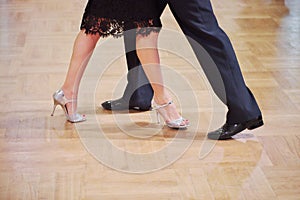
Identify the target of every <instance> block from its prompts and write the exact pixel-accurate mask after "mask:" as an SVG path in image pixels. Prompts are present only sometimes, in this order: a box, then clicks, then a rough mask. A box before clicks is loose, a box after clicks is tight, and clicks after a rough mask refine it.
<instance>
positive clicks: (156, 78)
mask: <svg viewBox="0 0 300 200" xmlns="http://www.w3.org/2000/svg"><path fill="white" fill-rule="evenodd" d="M157 39H158V33H155V32H152V33H150V35H149V36H142V35H137V40H136V49H137V55H138V57H139V59H140V61H141V63H142V66H143V69H144V71H145V73H146V75H147V77H148V79H149V82H150V84H151V86H152V88H153V90H154V101H155V103H157V104H159V105H163V104H166V103H168V102H170V101H171V100H172V99H171V95H170V94H169V92H168V91H167V90H166V88H165V87H164V82H163V77H162V72H161V68H160V59H159V54H158V50H157ZM162 115H163V118H164V119H165V121H173V120H176V119H178V118H180V117H181V116H180V114H179V113H178V112H177V110H176V106H175V104H170V105H169V106H167V107H165V108H164V114H162ZM182 123H184V124H185V123H188V121H183V122H182Z"/></svg>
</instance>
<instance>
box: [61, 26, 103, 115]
mask: <svg viewBox="0 0 300 200" xmlns="http://www.w3.org/2000/svg"><path fill="white" fill-rule="evenodd" d="M99 38H100V35H99V34H95V35H94V34H85V32H84V30H81V31H80V32H79V33H78V35H77V37H76V39H75V42H74V46H73V53H72V57H71V60H70V64H69V69H68V73H67V75H66V78H65V82H64V84H63V86H62V88H61V89H62V90H63V92H64V94H65V96H66V98H67V99H72V100H76V99H77V96H78V89H79V84H80V81H81V78H82V75H83V73H84V70H85V68H86V66H87V64H88V61H89V59H90V57H91V55H92V53H93V50H94V48H95V46H96V44H97V42H98V40H99ZM67 108H68V113H69V114H73V113H76V110H77V103H76V101H74V102H72V103H68V104H67Z"/></svg>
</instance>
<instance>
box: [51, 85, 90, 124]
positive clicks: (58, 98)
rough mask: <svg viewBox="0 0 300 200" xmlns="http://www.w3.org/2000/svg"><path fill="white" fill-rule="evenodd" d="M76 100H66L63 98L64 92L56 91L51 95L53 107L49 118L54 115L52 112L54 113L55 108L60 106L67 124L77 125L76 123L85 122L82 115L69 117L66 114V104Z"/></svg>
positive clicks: (76, 114)
mask: <svg viewBox="0 0 300 200" xmlns="http://www.w3.org/2000/svg"><path fill="white" fill-rule="evenodd" d="M74 101H76V100H68V99H67V98H66V97H65V94H64V92H63V91H62V90H61V89H60V90H57V91H56V92H55V93H54V94H53V102H54V106H53V111H52V114H51V116H53V115H54V111H55V108H56V106H57V105H60V106H61V108H62V109H63V111H64V112H65V115H66V118H67V120H68V121H69V122H72V123H77V122H82V121H85V120H86V118H85V117H84V116H83V115H80V114H78V113H74V114H72V115H69V113H68V109H67V106H66V105H67V103H72V102H74Z"/></svg>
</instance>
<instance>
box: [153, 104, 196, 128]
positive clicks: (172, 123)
mask: <svg viewBox="0 0 300 200" xmlns="http://www.w3.org/2000/svg"><path fill="white" fill-rule="evenodd" d="M172 103H173V101H169V102H168V103H166V104H163V105H155V106H154V108H153V109H152V110H156V117H157V123H158V124H160V117H159V115H161V116H162V117H163V118H164V115H163V113H162V112H161V111H160V109H162V108H164V107H167V106H168V105H170V104H172ZM184 121H186V119H184V118H183V117H179V118H178V119H175V120H172V121H165V123H166V125H167V126H168V127H169V128H174V129H184V128H187V127H188V126H190V124H189V123H186V124H182V122H184Z"/></svg>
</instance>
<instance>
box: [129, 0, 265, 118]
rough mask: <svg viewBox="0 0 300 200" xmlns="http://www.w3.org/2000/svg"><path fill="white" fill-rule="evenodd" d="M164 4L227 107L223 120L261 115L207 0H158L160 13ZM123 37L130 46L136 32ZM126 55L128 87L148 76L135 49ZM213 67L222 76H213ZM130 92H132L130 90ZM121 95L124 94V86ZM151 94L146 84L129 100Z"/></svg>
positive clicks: (141, 98) (139, 98) (150, 97)
mask: <svg viewBox="0 0 300 200" xmlns="http://www.w3.org/2000/svg"><path fill="white" fill-rule="evenodd" d="M167 4H168V5H169V7H170V9H171V11H172V13H173V15H174V17H175V18H176V21H177V22H178V24H179V26H180V27H181V29H182V31H183V33H184V34H185V35H186V36H187V38H188V40H189V42H190V45H191V47H192V48H193V50H194V53H195V55H196V57H197V59H198V61H199V62H200V64H201V66H202V68H203V71H204V73H205V75H206V76H207V78H208V81H209V82H210V84H211V86H212V88H213V90H214V92H215V93H216V95H217V96H218V97H219V98H220V99H221V100H222V101H223V102H224V103H225V104H226V105H227V107H228V112H227V117H226V122H227V123H230V124H232V123H239V122H244V121H247V120H250V119H253V118H256V117H257V116H259V115H261V111H260V109H259V107H258V105H257V102H256V100H255V98H254V96H253V94H252V93H251V91H250V90H249V88H248V87H247V86H246V84H245V82H244V79H243V76H242V73H241V70H240V66H239V63H238V61H237V58H236V55H235V52H234V50H233V47H232V45H231V42H230V40H229V38H228V36H227V35H226V33H225V32H224V31H223V30H222V29H221V28H220V26H219V25H218V22H217V19H216V17H215V15H214V13H213V9H212V6H211V2H210V0H185V1H182V0H160V10H161V13H162V12H163V10H164V8H165V6H166V5H167ZM124 40H125V48H126V49H132V46H131V45H135V36H133V35H132V34H130V35H127V36H126V35H125V37H124ZM129 46H130V47H129ZM128 47H129V48H128ZM199 47H202V48H203V50H204V51H205V52H206V53H207V54H205V53H203V51H202V50H201V48H199ZM126 52H127V51H126ZM207 55H209V56H210V58H211V59H212V61H213V63H214V66H215V68H216V70H214V69H212V68H213V67H214V66H213V65H209V64H207V63H208V62H206V60H207V58H206V57H207ZM126 57H127V64H128V70H129V73H128V85H127V88H126V89H128V88H130V85H135V84H136V81H137V80H139V79H143V80H144V79H147V78H146V76H145V74H144V72H143V70H142V68H141V66H140V61H139V59H138V57H137V54H136V52H135V51H131V52H128V53H126ZM136 66H139V68H140V69H139V70H134V71H135V72H136V71H138V73H134V74H130V71H131V70H132V69H133V68H134V67H136ZM215 71H217V72H218V74H219V75H220V77H221V78H216V76H215V75H216V73H215ZM137 76H139V77H137ZM221 80H222V81H223V82H222V81H221ZM220 81H221V82H222V83H220ZM139 93H141V94H142V95H139ZM129 94H132V91H131V92H129ZM124 96H126V90H125V93H124ZM152 97H153V90H152V88H151V86H150V85H149V84H146V85H144V86H143V87H141V88H139V89H137V90H135V91H134V92H133V95H131V96H130V98H131V99H130V101H131V102H132V103H135V102H134V101H139V102H149V100H150V101H151V99H152Z"/></svg>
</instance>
